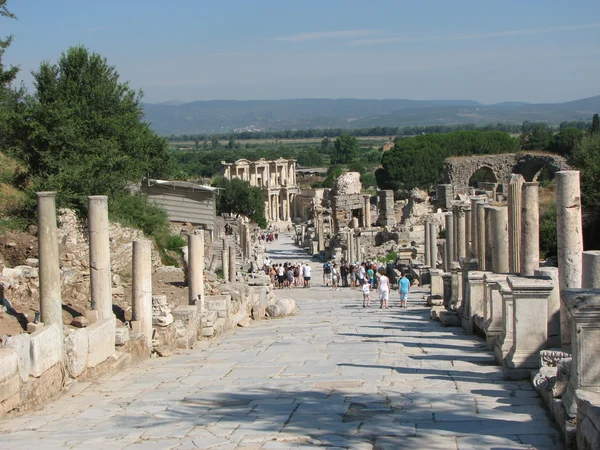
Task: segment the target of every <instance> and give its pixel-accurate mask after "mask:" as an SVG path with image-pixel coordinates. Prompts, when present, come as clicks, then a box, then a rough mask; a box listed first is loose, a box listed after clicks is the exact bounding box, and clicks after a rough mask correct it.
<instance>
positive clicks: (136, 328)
mask: <svg viewBox="0 0 600 450" xmlns="http://www.w3.org/2000/svg"><path fill="white" fill-rule="evenodd" d="M129 325H130V326H131V332H132V333H143V330H142V323H141V322H140V321H139V320H132V321H130V322H129Z"/></svg>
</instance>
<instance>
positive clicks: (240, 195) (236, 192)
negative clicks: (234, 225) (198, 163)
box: [213, 177, 267, 228]
mask: <svg viewBox="0 0 600 450" xmlns="http://www.w3.org/2000/svg"><path fill="white" fill-rule="evenodd" d="M213 186H216V187H219V188H221V189H220V190H219V194H218V197H217V213H218V214H223V213H227V214H241V215H245V216H248V217H249V218H250V219H252V220H254V221H255V222H256V223H257V224H258V226H260V227H261V228H266V226H267V220H266V219H265V195H264V192H263V190H262V189H260V188H258V187H254V186H251V185H250V183H249V182H248V181H244V180H240V179H239V178H234V179H232V180H228V179H227V178H224V177H220V178H217V179H216V180H215V181H214V182H213Z"/></svg>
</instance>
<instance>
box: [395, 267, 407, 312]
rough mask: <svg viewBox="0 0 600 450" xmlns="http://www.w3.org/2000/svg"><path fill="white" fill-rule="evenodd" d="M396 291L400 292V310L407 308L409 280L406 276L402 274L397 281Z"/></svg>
mask: <svg viewBox="0 0 600 450" xmlns="http://www.w3.org/2000/svg"><path fill="white" fill-rule="evenodd" d="M398 290H399V291H400V308H408V291H409V290H410V280H409V279H408V278H406V274H404V272H403V273H402V278H400V281H398Z"/></svg>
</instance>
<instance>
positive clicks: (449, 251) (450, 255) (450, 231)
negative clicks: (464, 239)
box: [444, 212, 456, 272]
mask: <svg viewBox="0 0 600 450" xmlns="http://www.w3.org/2000/svg"><path fill="white" fill-rule="evenodd" d="M444 219H445V221H446V251H445V255H444V259H445V267H444V270H445V271H446V272H447V271H448V270H450V263H451V262H453V261H455V260H456V258H455V257H454V219H453V216H452V213H451V212H447V213H445V214H444Z"/></svg>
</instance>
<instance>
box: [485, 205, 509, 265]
mask: <svg viewBox="0 0 600 450" xmlns="http://www.w3.org/2000/svg"><path fill="white" fill-rule="evenodd" d="M489 211H490V214H491V223H492V235H491V238H492V270H493V271H494V272H495V273H508V272H509V264H508V208H507V207H506V206H494V207H490V210H489Z"/></svg>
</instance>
